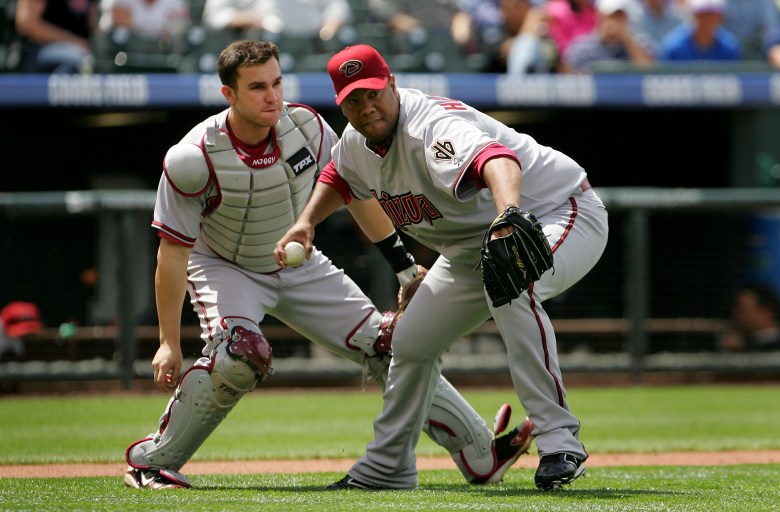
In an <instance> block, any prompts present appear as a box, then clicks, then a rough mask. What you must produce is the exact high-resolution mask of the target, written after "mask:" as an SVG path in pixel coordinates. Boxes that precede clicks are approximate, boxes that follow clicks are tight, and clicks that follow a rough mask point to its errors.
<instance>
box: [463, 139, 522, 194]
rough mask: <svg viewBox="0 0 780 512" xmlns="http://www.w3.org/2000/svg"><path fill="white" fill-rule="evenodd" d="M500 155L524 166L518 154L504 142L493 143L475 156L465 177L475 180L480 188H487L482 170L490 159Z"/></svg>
mask: <svg viewBox="0 0 780 512" xmlns="http://www.w3.org/2000/svg"><path fill="white" fill-rule="evenodd" d="M499 157H506V158H511V159H512V160H514V161H515V162H517V165H519V166H520V169H522V168H523V166H522V165H521V164H520V160H518V159H517V155H516V154H514V152H513V151H512V150H511V149H509V148H508V147H506V146H504V145H503V144H492V145H490V146H487V147H486V148H485V149H483V150H482V151H480V152H479V154H478V155H477V156H476V158H474V161H473V162H472V163H471V165H470V166H469V168H468V170H467V171H466V176H465V178H466V179H467V180H471V181H473V182H474V183H475V184H476V185H477V187H479V188H487V183H485V179H484V178H483V177H482V170H483V169H484V168H485V164H486V163H487V162H488V160H491V159H493V158H499Z"/></svg>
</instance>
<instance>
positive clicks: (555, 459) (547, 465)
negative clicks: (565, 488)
mask: <svg viewBox="0 0 780 512" xmlns="http://www.w3.org/2000/svg"><path fill="white" fill-rule="evenodd" d="M584 462H585V460H584V459H580V458H579V457H575V456H574V455H572V454H570V453H553V454H551V455H543V456H542V458H541V459H540V460H539V467H538V468H537V469H536V475H535V476H534V480H535V481H536V487H537V488H539V489H541V490H543V491H548V490H551V489H558V488H560V487H561V486H562V485H564V484H570V483H572V482H573V481H574V480H576V479H577V478H578V477H580V475H582V474H583V473H585V466H584V465H583V464H584Z"/></svg>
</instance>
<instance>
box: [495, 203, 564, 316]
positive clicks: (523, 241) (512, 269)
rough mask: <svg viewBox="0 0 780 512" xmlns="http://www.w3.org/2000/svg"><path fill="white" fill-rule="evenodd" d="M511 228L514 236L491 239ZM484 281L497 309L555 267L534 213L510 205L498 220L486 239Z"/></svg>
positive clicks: (550, 251) (547, 243) (545, 238)
mask: <svg viewBox="0 0 780 512" xmlns="http://www.w3.org/2000/svg"><path fill="white" fill-rule="evenodd" d="M507 226H511V227H512V233H510V234H509V235H507V236H500V237H497V238H494V239H493V240H491V239H490V235H491V233H493V231H496V230H497V229H501V228H504V227H507ZM481 254H482V257H481V262H480V265H481V266H482V282H484V283H485V289H486V290H487V293H488V296H489V297H490V300H491V301H492V302H493V307H499V306H503V305H504V304H509V303H511V302H512V299H516V298H518V297H519V296H520V294H521V293H523V291H525V290H527V289H528V288H529V287H530V286H531V283H532V282H534V281H536V280H537V279H539V278H540V277H542V274H543V273H544V272H545V271H546V270H548V269H550V268H552V266H553V255H552V249H550V243H549V242H548V241H547V237H546V236H545V234H544V232H543V231H542V225H541V224H540V223H539V221H538V220H536V217H535V216H534V214H533V213H531V212H524V211H522V210H520V208H517V207H516V206H510V207H509V208H507V209H506V210H504V213H502V214H501V215H499V216H498V217H496V220H494V221H493V224H491V225H490V228H488V230H487V232H486V233H485V238H484V239H483V240H482V252H481Z"/></svg>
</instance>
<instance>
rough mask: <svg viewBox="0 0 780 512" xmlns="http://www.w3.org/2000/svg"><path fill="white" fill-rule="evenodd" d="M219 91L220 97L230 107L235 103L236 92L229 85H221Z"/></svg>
mask: <svg viewBox="0 0 780 512" xmlns="http://www.w3.org/2000/svg"><path fill="white" fill-rule="evenodd" d="M221 90H222V96H224V97H225V99H226V100H227V102H228V103H229V104H231V105H234V104H235V103H236V92H235V91H234V90H233V88H232V87H230V86H229V85H223V86H222V89H221Z"/></svg>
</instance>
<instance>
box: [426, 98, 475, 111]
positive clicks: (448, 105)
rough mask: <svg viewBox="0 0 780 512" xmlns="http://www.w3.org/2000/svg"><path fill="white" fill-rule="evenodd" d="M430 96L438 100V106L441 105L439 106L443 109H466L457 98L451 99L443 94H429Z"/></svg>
mask: <svg viewBox="0 0 780 512" xmlns="http://www.w3.org/2000/svg"><path fill="white" fill-rule="evenodd" d="M430 98H431V99H433V100H436V101H439V102H440V103H439V106H441V108H443V109H444V110H467V109H466V105H464V104H463V102H461V101H458V100H453V99H451V98H446V97H444V96H430Z"/></svg>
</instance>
